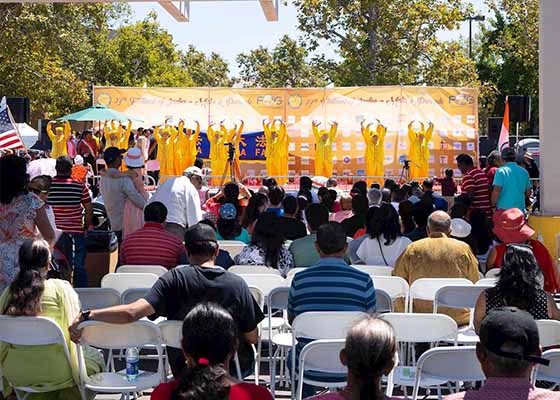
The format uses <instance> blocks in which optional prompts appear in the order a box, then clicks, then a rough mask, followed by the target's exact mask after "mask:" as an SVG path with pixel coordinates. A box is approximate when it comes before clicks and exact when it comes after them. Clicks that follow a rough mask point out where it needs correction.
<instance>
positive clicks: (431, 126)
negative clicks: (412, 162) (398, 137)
mask: <svg viewBox="0 0 560 400" xmlns="http://www.w3.org/2000/svg"><path fill="white" fill-rule="evenodd" d="M433 134H434V124H433V123H432V122H431V121H430V123H429V124H428V129H426V133H425V135H424V137H425V138H426V143H427V142H429V141H430V140H432V136H433Z"/></svg>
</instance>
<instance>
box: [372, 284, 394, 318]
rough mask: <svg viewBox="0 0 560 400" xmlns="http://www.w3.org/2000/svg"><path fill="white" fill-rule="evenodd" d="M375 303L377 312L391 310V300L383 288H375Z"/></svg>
mask: <svg viewBox="0 0 560 400" xmlns="http://www.w3.org/2000/svg"><path fill="white" fill-rule="evenodd" d="M375 304H376V308H377V313H378V314H381V313H388V312H393V300H392V299H391V296H389V293H387V292H386V291H384V290H383V289H377V288H376V289H375Z"/></svg>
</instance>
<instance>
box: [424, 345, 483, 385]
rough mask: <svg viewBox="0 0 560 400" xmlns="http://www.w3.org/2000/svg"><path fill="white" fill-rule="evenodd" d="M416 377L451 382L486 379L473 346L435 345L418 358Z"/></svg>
mask: <svg viewBox="0 0 560 400" xmlns="http://www.w3.org/2000/svg"><path fill="white" fill-rule="evenodd" d="M417 365H418V366H417V371H416V374H417V375H416V379H417V380H419V379H422V378H432V379H437V378H439V379H442V380H448V381H451V382H458V381H463V382H476V381H483V380H486V377H485V375H484V372H482V368H481V367H480V362H479V361H478V358H477V357H476V347H475V346H462V347H436V348H434V349H430V350H428V351H426V352H425V353H424V354H422V355H421V356H420V358H419V359H418V364H417Z"/></svg>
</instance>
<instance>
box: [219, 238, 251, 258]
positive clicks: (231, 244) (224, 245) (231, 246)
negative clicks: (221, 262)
mask: <svg viewBox="0 0 560 400" xmlns="http://www.w3.org/2000/svg"><path fill="white" fill-rule="evenodd" d="M218 245H219V246H220V249H222V250H225V251H227V252H228V253H229V255H230V256H231V258H233V257H235V256H236V255H238V254H239V253H241V251H242V250H243V249H244V248H245V246H246V245H245V243H243V242H240V241H239V240H219V241H218Z"/></svg>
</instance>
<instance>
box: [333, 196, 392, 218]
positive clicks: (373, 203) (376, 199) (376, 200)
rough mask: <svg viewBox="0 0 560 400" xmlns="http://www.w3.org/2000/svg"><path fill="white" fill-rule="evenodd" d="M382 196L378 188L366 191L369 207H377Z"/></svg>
mask: <svg viewBox="0 0 560 400" xmlns="http://www.w3.org/2000/svg"><path fill="white" fill-rule="evenodd" d="M382 197H383V194H382V193H381V190H380V189H377V188H371V189H370V190H369V191H368V193H367V198H368V202H369V206H370V207H379V205H380V204H381V198H382ZM337 222H340V221H337Z"/></svg>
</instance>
